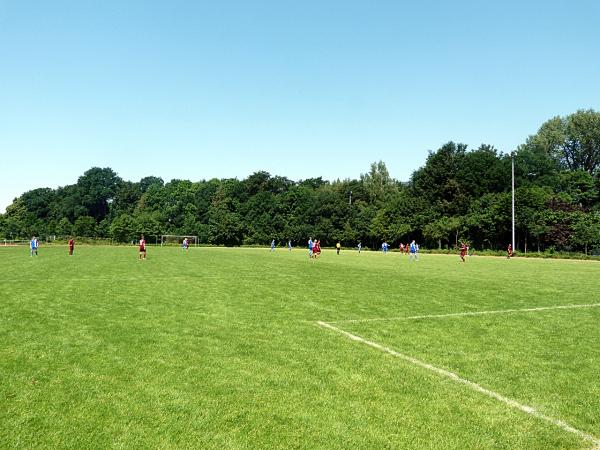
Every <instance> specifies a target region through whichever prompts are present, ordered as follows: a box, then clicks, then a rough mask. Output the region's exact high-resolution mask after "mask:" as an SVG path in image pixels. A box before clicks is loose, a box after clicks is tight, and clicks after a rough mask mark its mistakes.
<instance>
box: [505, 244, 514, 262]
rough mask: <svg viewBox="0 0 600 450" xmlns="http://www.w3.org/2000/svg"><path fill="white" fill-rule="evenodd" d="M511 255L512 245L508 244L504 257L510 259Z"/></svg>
mask: <svg viewBox="0 0 600 450" xmlns="http://www.w3.org/2000/svg"><path fill="white" fill-rule="evenodd" d="M512 255H513V249H512V244H508V248H507V249H506V257H507V258H508V259H510V258H511V256H512Z"/></svg>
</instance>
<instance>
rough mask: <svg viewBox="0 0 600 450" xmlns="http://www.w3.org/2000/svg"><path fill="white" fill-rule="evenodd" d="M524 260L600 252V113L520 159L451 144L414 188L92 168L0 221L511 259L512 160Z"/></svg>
mask: <svg viewBox="0 0 600 450" xmlns="http://www.w3.org/2000/svg"><path fill="white" fill-rule="evenodd" d="M513 158H514V165H515V183H516V199H515V203H516V236H517V249H518V250H520V251H532V250H535V251H543V250H552V249H556V250H570V251H584V252H586V253H587V252H588V251H589V250H590V249H592V248H596V246H600V196H599V188H600V170H599V166H600V113H598V112H596V111H594V110H580V111H577V112H576V113H574V114H571V115H568V116H566V117H555V118H552V119H550V120H548V121H547V122H545V123H544V124H543V125H542V126H541V127H540V129H539V130H538V132H537V133H536V134H534V135H532V136H530V137H529V138H528V139H527V140H526V142H525V143H524V144H522V145H520V146H519V147H518V148H517V149H516V150H515V151H514V152H512V153H511V154H507V153H502V152H499V151H498V150H497V149H496V148H494V147H493V146H492V145H486V144H482V145H480V146H479V147H478V148H474V149H471V150H470V149H468V148H467V145H465V144H461V143H454V142H448V143H446V144H444V145H442V146H441V147H440V148H439V149H437V150H436V151H430V152H429V154H428V157H427V160H426V161H425V164H424V165H423V167H421V168H419V169H417V170H416V171H415V172H413V174H412V176H411V177H410V179H409V181H408V182H400V181H398V180H395V179H394V178H392V177H391V176H390V174H389V172H388V170H387V168H386V165H385V164H384V163H383V162H381V161H380V162H376V163H373V164H372V165H371V167H370V168H369V170H368V171H367V172H366V173H364V174H362V175H361V176H360V177H359V179H346V180H335V181H327V180H323V179H322V178H320V177H319V178H310V179H306V180H301V181H292V180H290V179H288V178H286V177H282V176H274V175H271V174H269V173H267V172H256V173H254V174H252V175H250V176H248V177H247V178H245V179H243V180H238V179H236V178H230V179H211V180H202V181H196V182H192V181H189V180H178V179H174V180H171V181H169V182H167V183H165V182H164V181H163V180H162V179H161V178H159V177H155V176H148V177H145V178H142V179H141V180H140V181H139V182H131V181H125V180H123V179H121V178H120V177H119V176H118V175H117V174H116V173H115V172H114V171H113V170H112V169H110V168H98V167H94V168H91V169H90V170H88V171H86V172H85V173H84V174H83V175H82V176H80V177H79V179H78V180H77V183H76V184H73V185H69V186H64V187H59V188H57V189H50V188H39V189H34V190H32V191H28V192H25V193H24V194H22V195H21V196H20V197H18V198H16V199H15V200H14V201H13V202H12V204H11V205H10V206H8V207H7V209H6V213H5V214H2V215H0V236H4V238H5V239H17V238H27V237H30V236H32V235H37V236H42V237H44V236H51V235H56V236H59V237H66V236H71V235H75V236H82V237H83V236H85V237H92V238H111V239H113V240H116V241H122V242H128V241H131V240H133V239H135V238H136V237H138V236H139V235H140V234H141V233H144V234H145V235H146V236H151V235H160V234H182V235H183V234H187V235H197V236H198V237H199V242H201V243H210V244H217V245H229V246H233V245H242V244H248V245H253V244H260V245H263V244H268V243H269V242H270V241H271V240H272V239H275V240H276V241H277V242H278V243H284V242H287V241H288V240H292V242H294V243H295V244H298V245H300V244H302V245H304V243H305V242H306V240H307V239H308V237H309V236H312V237H313V238H314V237H318V238H319V239H321V241H322V243H323V245H324V246H331V245H334V244H335V243H336V242H338V241H340V242H341V243H342V245H344V246H352V247H353V246H356V244H357V243H358V242H359V241H361V242H362V243H363V245H364V246H370V247H376V246H379V244H380V243H381V242H382V241H383V240H387V241H388V242H389V243H390V244H392V245H397V244H398V243H400V242H408V241H409V240H412V239H416V240H417V242H421V243H422V244H423V245H424V246H426V247H428V248H453V247H455V246H456V245H457V244H458V243H459V242H460V241H465V242H467V243H468V244H469V245H470V246H471V247H473V248H477V249H503V248H505V247H506V245H507V244H508V243H509V242H510V240H511V162H512V161H511V160H512V159H513Z"/></svg>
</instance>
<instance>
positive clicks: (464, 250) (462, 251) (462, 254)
mask: <svg viewBox="0 0 600 450" xmlns="http://www.w3.org/2000/svg"><path fill="white" fill-rule="evenodd" d="M467 250H468V247H467V246H466V245H465V243H464V242H461V243H460V259H462V262H465V255H466V254H467Z"/></svg>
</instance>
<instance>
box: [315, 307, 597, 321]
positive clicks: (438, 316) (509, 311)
mask: <svg viewBox="0 0 600 450" xmlns="http://www.w3.org/2000/svg"><path fill="white" fill-rule="evenodd" d="M598 306H600V303H586V304H579V305H555V306H540V307H536V308H524V309H498V310H490V311H470V312H469V311H467V312H459V313H448V314H425V315H421V316H405V317H373V318H370V319H345V320H337V321H330V322H327V323H358V322H378V321H385V320H418V319H443V318H447V317H467V316H485V315H488V314H513V313H525V312H537V311H549V310H553V309H576V308H595V307H598Z"/></svg>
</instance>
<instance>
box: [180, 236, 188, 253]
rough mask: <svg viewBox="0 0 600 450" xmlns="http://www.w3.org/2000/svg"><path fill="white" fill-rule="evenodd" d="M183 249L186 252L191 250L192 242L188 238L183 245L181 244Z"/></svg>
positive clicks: (184, 239)
mask: <svg viewBox="0 0 600 450" xmlns="http://www.w3.org/2000/svg"><path fill="white" fill-rule="evenodd" d="M181 248H183V249H184V250H185V251H186V252H187V251H188V250H189V248H190V241H189V240H188V238H183V243H182V244H181Z"/></svg>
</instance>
